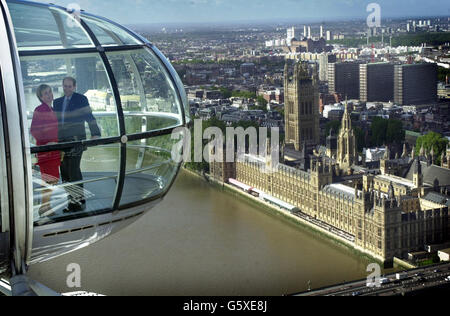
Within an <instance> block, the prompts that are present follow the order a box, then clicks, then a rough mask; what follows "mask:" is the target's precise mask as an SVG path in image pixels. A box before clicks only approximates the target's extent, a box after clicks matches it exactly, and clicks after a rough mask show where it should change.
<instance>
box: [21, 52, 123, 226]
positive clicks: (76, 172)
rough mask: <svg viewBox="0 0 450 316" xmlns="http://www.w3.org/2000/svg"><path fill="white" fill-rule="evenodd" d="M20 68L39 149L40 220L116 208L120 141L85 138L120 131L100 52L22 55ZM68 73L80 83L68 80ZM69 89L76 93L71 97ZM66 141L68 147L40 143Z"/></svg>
mask: <svg viewBox="0 0 450 316" xmlns="http://www.w3.org/2000/svg"><path fill="white" fill-rule="evenodd" d="M21 68H22V74H23V82H24V91H25V100H26V108H27V116H28V128H29V131H30V141H31V148H32V149H33V150H34V151H36V150H38V151H39V152H37V153H36V154H33V155H32V157H33V158H32V159H33V161H32V163H33V192H34V210H35V213H34V216H35V217H34V218H35V220H36V223H38V224H43V223H47V222H52V221H54V220H57V219H60V218H62V217H66V216H71V217H74V216H79V215H83V216H84V215H86V213H89V214H90V213H93V212H96V211H99V210H104V209H108V208H111V207H112V205H113V201H114V197H115V191H116V186H117V177H118V174H119V169H120V162H119V157H120V154H119V153H120V151H119V147H120V146H119V145H118V144H117V145H115V146H113V148H111V147H108V148H103V147H98V148H97V147H94V148H89V149H88V148H87V147H86V146H85V145H83V143H82V142H83V141H84V140H88V139H91V138H93V137H96V138H105V137H114V136H118V135H119V127H118V126H119V124H118V116H117V109H116V104H115V99H114V97H113V95H112V88H111V84H110V81H109V78H108V76H107V72H106V70H105V67H104V64H103V61H102V59H101V58H100V56H99V55H98V54H96V53H86V54H67V55H50V56H26V57H24V56H23V57H21ZM66 77H72V78H74V79H75V80H76V84H75V85H74V84H73V83H74V82H73V81H72V80H65V81H64V82H63V79H64V78H66ZM67 89H69V90H71V89H72V92H73V93H72V94H71V96H70V97H69V98H67V94H68V93H67ZM37 95H40V98H38V96H37ZM47 98H49V99H47ZM64 143H65V144H67V145H66V147H64V148H63V149H59V148H58V149H57V150H55V149H53V150H52V149H51V148H50V149H47V147H45V148H44V151H42V150H41V149H40V148H39V147H42V146H49V145H54V146H58V145H60V144H64ZM54 146H53V147H54Z"/></svg>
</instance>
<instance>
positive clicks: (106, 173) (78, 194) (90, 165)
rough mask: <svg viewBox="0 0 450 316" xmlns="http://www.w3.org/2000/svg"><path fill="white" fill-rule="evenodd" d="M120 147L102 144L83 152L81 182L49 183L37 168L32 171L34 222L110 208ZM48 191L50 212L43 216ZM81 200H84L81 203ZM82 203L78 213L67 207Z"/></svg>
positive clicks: (115, 184) (89, 213)
mask: <svg viewBox="0 0 450 316" xmlns="http://www.w3.org/2000/svg"><path fill="white" fill-rule="evenodd" d="M119 157H120V145H119V144H114V145H105V146H97V147H92V148H89V149H88V150H86V151H85V152H84V153H83V155H82V158H81V173H82V181H77V182H71V183H63V182H62V181H61V179H59V181H58V183H55V184H49V183H47V182H45V181H43V180H42V179H41V176H40V173H39V172H38V171H37V167H36V168H35V169H34V170H33V192H34V219H35V223H36V224H38V225H42V224H45V223H48V222H53V221H57V220H58V219H62V218H66V217H68V216H70V218H74V217H79V216H86V215H91V214H95V213H97V212H98V211H102V210H105V209H111V208H112V205H113V199H114V193H115V191H116V186H117V177H118V173H119V165H120V164H119V161H120V159H119ZM49 191H51V192H52V194H51V196H50V197H49V199H48V200H49V201H48V202H47V204H45V205H48V206H49V207H48V208H49V211H47V212H46V213H44V214H42V213H40V212H39V210H40V209H41V208H42V206H43V205H44V204H43V203H42V201H43V200H45V199H46V198H47V197H46V192H49ZM82 200H84V201H82ZM70 203H72V204H77V203H78V204H79V205H80V206H81V205H82V204H84V205H83V206H82V207H81V208H80V209H79V210H70V209H69V208H68V206H69V204H70Z"/></svg>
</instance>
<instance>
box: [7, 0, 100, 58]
mask: <svg viewBox="0 0 450 316" xmlns="http://www.w3.org/2000/svg"><path fill="white" fill-rule="evenodd" d="M8 8H9V11H10V13H11V19H12V22H13V26H14V32H15V35H16V41H17V47H18V49H19V51H21V50H44V49H45V50H47V49H61V48H80V47H94V44H93V43H92V41H91V40H90V38H89V37H88V35H87V34H86V32H85V31H84V29H82V28H81V26H80V24H79V22H78V21H77V20H76V19H75V18H74V17H73V16H72V15H70V14H68V13H67V12H64V11H62V10H59V9H56V8H51V7H43V6H36V5H30V4H23V3H16V2H8Z"/></svg>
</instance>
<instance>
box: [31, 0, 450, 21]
mask: <svg viewBox="0 0 450 316" xmlns="http://www.w3.org/2000/svg"><path fill="white" fill-rule="evenodd" d="M116 1H117V0H112V1H105V0H98V1H95V2H94V1H92V0H79V1H73V0H58V1H54V2H53V3H54V4H56V5H61V6H64V7H67V6H71V5H73V4H77V5H79V7H81V9H83V10H85V11H87V12H89V13H93V14H99V15H104V16H108V17H109V18H110V19H112V20H114V21H117V22H119V23H125V24H136V23H138V24H141V23H149V24H152V23H181V24H182V23H227V22H230V23H231V22H246V21H247V22H256V21H259V22H261V21H267V22H274V21H277V20H280V21H283V22H286V21H292V22H294V21H298V22H301V23H312V22H325V21H336V20H346V19H355V18H356V19H366V17H367V16H368V15H369V14H370V12H367V10H366V8H367V5H368V4H369V3H371V1H362V0H343V1H338V2H337V1H331V0H318V1H314V2H310V1H305V0H298V1H295V0H280V1H268V0H250V1H247V2H246V5H245V6H242V5H241V3H240V2H238V1H237V0H226V1H225V0H167V1H164V2H163V1H151V2H147V1H144V0H131V1H127V2H126V4H124V2H123V1H121V2H120V3H119V2H117V3H116ZM38 2H42V3H48V2H47V1H38ZM375 3H377V4H379V5H380V8H381V18H382V19H383V18H395V17H416V16H422V17H425V16H443V15H448V13H449V11H450V8H449V7H448V3H447V2H446V1H441V0H435V1H428V2H423V1H419V0H399V1H395V2H393V1H387V0H379V1H376V2H375ZM121 6H124V7H126V10H127V12H126V14H124V12H123V10H117V9H118V8H120V7H121Z"/></svg>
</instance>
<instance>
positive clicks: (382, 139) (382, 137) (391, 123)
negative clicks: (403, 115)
mask: <svg viewBox="0 0 450 316" xmlns="http://www.w3.org/2000/svg"><path fill="white" fill-rule="evenodd" d="M371 130H372V137H371V145H372V146H382V145H385V144H392V143H397V144H400V143H402V142H403V141H404V140H405V131H404V129H403V123H402V122H401V121H399V120H394V119H388V120H386V119H383V118H381V117H375V118H374V119H373V121H372V126H371Z"/></svg>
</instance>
